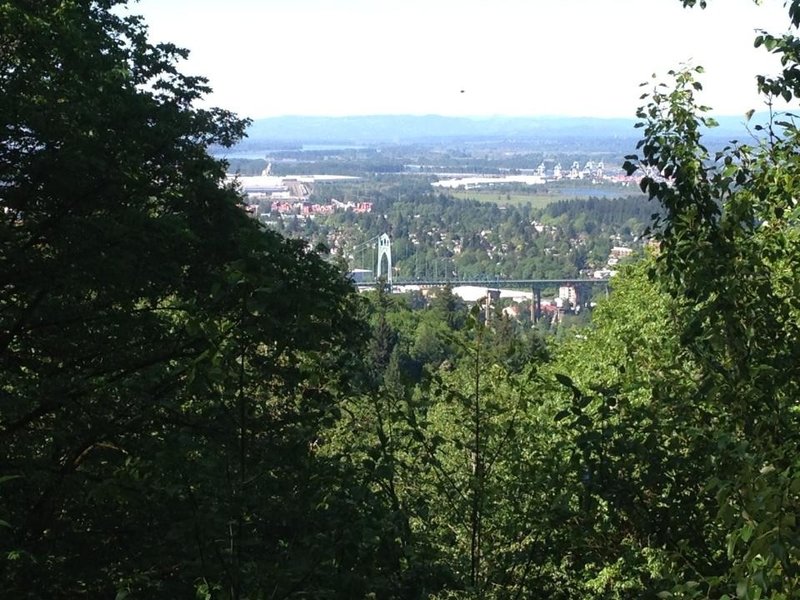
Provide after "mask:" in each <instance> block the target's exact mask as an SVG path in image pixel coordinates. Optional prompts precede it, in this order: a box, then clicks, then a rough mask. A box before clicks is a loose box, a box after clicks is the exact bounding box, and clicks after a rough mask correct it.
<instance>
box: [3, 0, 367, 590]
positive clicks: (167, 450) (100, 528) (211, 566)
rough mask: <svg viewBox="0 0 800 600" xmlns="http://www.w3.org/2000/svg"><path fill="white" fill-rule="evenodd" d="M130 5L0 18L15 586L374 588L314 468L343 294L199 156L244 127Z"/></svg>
mask: <svg viewBox="0 0 800 600" xmlns="http://www.w3.org/2000/svg"><path fill="white" fill-rule="evenodd" d="M120 4H121V3H120V2H114V1H109V2H90V1H89V0H70V1H68V2H60V1H59V2H55V1H43V2H36V3H30V2H2V3H0V115H2V117H1V118H2V120H3V121H2V123H1V124H0V136H2V139H1V140H0V205H1V206H2V209H1V210H0V279H1V280H2V281H3V286H2V289H0V339H2V344H0V347H2V350H0V372H1V373H2V379H0V397H1V398H2V406H0V457H2V458H0V473H2V474H3V477H4V481H3V486H2V487H3V490H2V494H1V495H0V515H2V518H3V520H4V521H6V522H7V523H8V525H9V527H3V531H2V532H0V536H2V537H0V549H2V552H3V554H4V556H6V557H8V560H6V561H5V564H4V574H3V590H4V594H5V595H8V596H13V597H18V598H24V597H31V598H38V597H49V598H59V597H64V598H72V597H75V596H80V595H86V596H90V597H113V595H114V594H117V597H125V596H126V595H128V596H147V597H167V598H174V597H188V596H191V595H192V594H194V593H195V591H196V592H197V594H198V595H201V596H202V595H206V596H211V597H231V598H241V597H245V596H248V597H254V596H257V595H259V594H267V593H269V594H273V593H278V594H284V595H288V594H293V593H315V594H316V593H319V594H322V593H327V592H325V591H324V590H330V589H335V590H337V593H338V594H341V597H353V596H354V595H356V596H358V595H363V594H362V592H364V593H366V592H365V590H366V588H367V587H369V586H380V579H381V578H380V575H378V576H377V577H376V578H375V579H371V578H368V579H371V582H370V583H369V584H366V583H365V579H364V577H363V574H364V573H366V572H367V571H370V570H371V569H372V568H373V567H372V566H376V565H377V563H376V560H377V561H378V562H380V560H381V555H380V553H377V552H373V549H374V547H373V546H372V543H373V542H372V540H371V539H368V538H366V537H364V530H365V528H358V529H355V530H353V529H350V528H349V524H351V523H352V522H353V521H355V520H358V519H362V518H363V519H366V520H367V521H369V519H370V518H371V517H370V514H369V512H368V511H366V510H365V511H362V512H359V511H356V510H355V509H354V508H353V506H355V505H356V503H355V502H354V500H353V499H354V498H359V497H360V496H363V490H360V489H356V488H354V487H349V486H348V487H343V486H341V485H340V482H343V481H348V474H347V473H346V472H343V471H342V470H341V466H340V465H338V464H335V463H334V464H327V463H325V462H324V461H322V460H318V459H317V457H316V455H315V452H314V447H315V440H316V438H317V432H318V430H319V429H320V428H321V427H323V426H324V425H325V424H326V423H328V422H330V421H331V420H333V419H335V418H336V417H337V414H338V413H337V412H336V401H337V397H338V395H339V394H341V393H342V392H343V391H345V390H347V389H349V388H350V382H349V380H348V376H347V374H348V373H349V372H350V370H351V367H350V364H351V363H352V357H351V356H350V353H349V351H348V350H347V348H349V347H351V346H354V345H357V344H358V343H359V342H360V335H361V331H362V328H361V326H360V325H359V324H358V323H357V322H355V320H354V319H353V316H352V315H354V314H355V312H356V311H355V310H354V298H353V295H354V294H353V291H352V289H351V288H350V286H349V284H348V283H347V282H346V281H345V279H344V278H343V277H342V276H341V274H340V273H339V272H338V271H337V270H336V269H335V268H334V267H332V266H330V265H328V264H327V263H325V262H324V261H322V260H321V258H320V257H319V256H317V255H316V254H314V253H311V252H309V251H307V249H306V246H305V244H303V243H301V242H297V241H290V240H285V239H283V238H281V237H280V236H278V235H276V234H274V233H267V232H264V231H262V230H261V229H260V228H259V226H258V225H257V224H256V223H255V222H254V221H253V220H251V219H249V218H248V217H247V216H246V214H245V212H244V211H243V210H242V209H241V204H240V202H239V198H238V197H237V195H236V193H235V192H234V191H233V190H231V189H228V188H226V187H225V186H224V184H223V182H224V171H225V169H224V165H223V164H221V163H219V162H217V161H215V160H213V159H211V158H210V157H209V156H208V154H207V152H206V148H207V145H208V144H209V143H219V144H229V143H231V142H232V141H233V140H235V139H236V138H237V137H238V136H239V135H240V134H241V132H242V129H243V125H244V123H242V122H241V121H239V120H237V119H235V118H234V117H233V116H232V115H230V114H228V113H226V112H223V111H219V110H198V109H194V108H192V103H193V101H194V100H195V99H197V98H198V97H200V96H201V95H202V94H203V93H205V92H206V91H207V88H206V86H205V83H204V81H203V80H201V79H198V78H192V77H186V76H183V75H181V74H179V73H178V72H177V71H176V70H175V67H174V62H175V60H176V59H177V58H179V57H181V56H183V55H184V54H185V53H184V52H183V51H181V50H179V49H177V48H175V47H173V46H171V45H168V44H166V45H159V46H153V45H150V44H149V43H147V41H146V30H145V28H144V26H143V25H142V24H141V23H140V22H139V21H138V20H137V19H135V18H130V17H122V16H119V15H120V14H121V13H122V11H121V10H120V7H119V5H120ZM112 8H115V10H113V11H112V10H111V9H112ZM345 524H347V525H348V526H345ZM362 552H363V554H362ZM369 565H372V566H369ZM376 568H377V571H380V569H381V567H379V566H376ZM377 571H376V573H377ZM311 590H313V592H312V591H311Z"/></svg>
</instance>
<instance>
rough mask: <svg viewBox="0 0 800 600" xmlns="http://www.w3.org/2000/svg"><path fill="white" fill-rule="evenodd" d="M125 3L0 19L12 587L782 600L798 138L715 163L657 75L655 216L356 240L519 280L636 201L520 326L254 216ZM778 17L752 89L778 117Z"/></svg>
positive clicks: (6, 544) (0, 367) (1, 417)
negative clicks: (635, 249)
mask: <svg viewBox="0 0 800 600" xmlns="http://www.w3.org/2000/svg"><path fill="white" fill-rule="evenodd" d="M682 3H683V4H684V5H686V6H688V5H694V4H695V1H694V0H682ZM124 4H125V2H124V0H106V1H103V2H98V1H95V0H40V1H37V2H27V1H22V0H0V119H2V122H1V123H0V207H2V210H0V341H1V343H0V560H2V564H3V569H2V576H0V577H2V588H1V589H2V595H3V596H4V597H9V598H30V599H38V598H55V599H57V598H64V599H67V598H70V599H71V598H83V597H85V598H117V599H119V600H122V599H124V598H165V599H166V598H170V599H171V598H203V599H231V600H232V599H236V600H241V599H245V598H251V599H256V598H286V599H289V598H292V599H300V598H316V599H333V598H340V599H352V598H374V599H378V598H381V599H383V598H387V599H392V598H395V599H439V600H444V599H476V600H477V599H484V600H489V599H497V600H500V599H508V600H511V599H522V598H547V599H554V600H559V599H563V600H568V599H570V600H571V599H575V598H580V599H589V600H605V599H620V600H622V599H630V600H634V599H640V598H713V599H716V600H723V599H725V600H731V599H733V598H739V599H747V600H758V599H766V598H768V599H771V600H786V599H789V598H799V597H800V531H799V530H798V522H797V516H798V513H800V453H799V452H798V448H800V403H799V402H798V398H799V397H800V396H799V394H800V288H798V285H797V282H798V281H800V262H798V260H797V257H798V255H799V254H798V252H800V235H798V232H799V231H800V228H799V225H800V209H799V208H798V206H797V201H796V199H797V197H798V196H799V195H800V151H799V150H800V130H799V129H798V128H797V127H796V126H795V124H794V123H793V121H792V120H791V119H789V118H786V117H784V116H780V115H777V114H776V115H775V118H774V119H773V121H772V122H771V124H770V127H769V129H768V130H766V131H765V132H764V133H765V137H764V140H763V143H762V142H758V141H756V142H754V143H753V145H752V146H745V145H740V144H736V143H732V144H731V145H730V147H729V148H728V149H727V150H725V151H724V152H722V153H721V154H720V155H719V156H714V157H712V156H709V154H708V151H707V150H706V148H705V147H704V145H703V139H702V136H701V132H702V131H704V129H705V128H706V127H708V126H710V125H713V123H711V122H710V120H709V119H708V118H707V117H706V116H705V114H706V109H704V107H702V106H698V105H697V102H696V93H697V91H698V90H700V89H701V88H702V85H701V82H700V81H699V79H698V78H699V77H700V73H701V69H699V68H685V69H682V70H679V71H676V72H672V73H670V74H669V75H668V78H667V81H666V83H665V84H664V85H660V82H659V80H654V82H653V85H652V86H647V87H646V88H645V90H646V92H647V93H646V96H645V97H644V98H643V100H644V102H645V106H643V107H642V108H641V109H640V111H639V113H638V115H637V118H638V119H639V122H640V123H641V132H642V135H643V139H642V141H641V143H640V144H639V147H638V154H637V155H631V156H629V157H628V159H627V163H626V165H625V168H626V169H627V170H628V171H629V172H630V173H634V172H635V171H637V169H643V170H644V171H645V173H651V174H652V173H659V174H661V175H662V176H663V177H662V176H660V177H653V176H645V177H644V179H643V180H642V189H643V190H644V191H645V192H646V193H647V194H648V196H649V198H650V199H651V203H650V204H649V205H648V204H644V205H642V203H641V201H640V200H635V201H634V200H630V201H624V200H615V201H603V200H590V201H586V202H584V203H575V202H570V203H565V204H560V203H555V204H552V205H550V206H548V207H546V208H544V209H542V210H541V212H537V213H535V214H534V212H533V209H532V208H529V207H524V206H523V207H516V208H513V209H512V208H507V209H505V210H502V209H500V208H499V207H497V206H496V205H492V204H479V203H470V202H464V201H456V200H454V199H452V198H448V197H447V196H442V195H437V194H433V193H431V191H430V189H429V188H428V187H427V186H426V187H425V188H424V189H423V188H422V187H420V189H419V190H411V191H409V190H406V191H405V192H401V193H400V194H399V196H398V194H396V193H387V195H386V198H385V199H381V198H379V199H378V200H377V202H376V204H377V207H378V208H377V210H376V211H374V213H371V214H370V216H369V217H368V218H365V219H364V220H363V221H359V222H358V223H351V224H350V225H352V226H354V227H358V228H360V229H361V231H362V233H363V236H364V237H365V238H367V237H368V236H371V235H373V232H382V231H383V228H385V227H386V226H387V224H388V225H389V226H390V227H391V228H394V229H395V230H396V233H397V237H398V238H404V239H406V240H407V243H409V244H414V240H417V241H418V244H416V245H418V246H420V247H421V248H423V249H424V250H425V252H427V253H433V254H434V258H438V257H439V254H438V253H439V252H441V253H442V254H446V253H451V254H452V256H451V257H449V258H453V260H454V262H455V263H456V266H457V267H458V268H459V269H464V270H468V269H469V268H471V267H472V266H474V268H475V269H478V268H480V269H483V268H488V263H486V261H487V260H492V261H494V262H495V266H496V267H497V268H500V269H503V270H504V272H505V271H507V272H509V273H511V272H512V270H513V272H514V273H519V274H521V273H532V274H533V273H535V274H537V275H538V274H545V275H546V273H547V272H548V271H547V269H549V268H551V267H552V269H554V270H555V269H558V270H562V269H575V270H579V269H580V268H582V265H583V264H584V263H590V262H591V261H592V260H594V258H593V256H597V257H600V256H602V255H603V253H604V252H605V251H606V249H605V248H600V247H588V243H587V246H586V247H585V248H584V247H581V245H580V240H582V239H588V238H584V237H583V236H584V234H586V235H591V234H592V233H593V232H598V231H599V232H604V233H607V234H608V236H609V239H610V236H611V235H612V234H613V235H631V236H633V235H640V232H639V230H638V227H639V226H640V225H644V223H643V222H642V221H643V219H645V216H644V211H646V212H647V213H648V214H649V213H650V212H653V213H657V215H658V216H657V217H656V219H655V220H654V222H652V223H651V224H650V226H651V231H650V236H651V238H652V240H653V242H654V243H653V244H652V249H651V250H649V251H648V252H646V253H643V255H642V257H641V258H640V260H638V261H636V262H635V263H633V264H629V265H627V266H624V267H623V268H622V269H621V273H620V274H619V275H618V276H617V277H616V278H615V279H614V281H613V291H612V293H611V295H610V296H609V297H608V298H607V299H605V300H604V301H602V302H601V303H600V304H599V306H598V307H597V309H596V310H595V311H594V313H593V319H592V323H591V324H590V325H589V326H587V327H584V328H582V329H580V330H578V331H576V332H574V335H564V336H560V337H556V338H553V337H549V338H545V337H543V336H541V335H540V332H539V331H538V330H537V329H535V328H531V327H530V324H529V323H526V324H522V322H520V321H517V320H516V319H514V318H513V316H512V315H509V314H504V313H502V312H501V311H499V310H496V309H497V306H488V307H487V306H486V303H485V302H479V303H477V304H474V305H471V306H468V305H466V304H464V303H463V302H461V301H460V300H459V299H458V298H457V297H456V296H454V295H453V293H452V290H451V289H449V288H444V289H443V290H441V291H439V292H438V294H436V295H435V296H433V295H432V296H431V297H429V298H427V299H422V298H421V296H419V295H408V296H399V295H397V296H396V295H391V294H388V293H386V290H384V289H376V290H375V291H374V292H371V293H367V294H363V295H359V294H357V293H356V292H355V290H354V289H353V288H352V286H351V285H350V282H349V281H348V280H347V278H346V276H345V273H344V271H343V270H342V269H340V268H339V267H338V266H336V265H337V263H336V261H335V260H326V259H325V258H323V257H322V256H320V254H318V252H317V251H313V250H311V249H309V245H308V244H307V243H306V242H305V241H303V240H295V239H291V238H287V237H284V236H282V235H280V234H279V233H277V232H275V231H274V230H271V229H267V228H265V227H263V226H262V225H261V224H259V222H258V221H257V220H255V219H252V218H250V217H249V216H247V213H246V211H245V210H244V206H243V204H242V202H241V199H240V197H239V195H238V193H237V191H236V190H235V189H234V188H232V187H230V186H228V185H226V183H225V182H226V179H225V171H226V168H225V167H226V165H225V164H223V163H221V162H219V161H217V160H215V159H213V158H212V157H211V156H210V155H209V154H208V147H209V144H219V145H223V146H224V145H230V144H232V143H234V142H235V140H236V139H238V137H239V136H240V135H241V134H242V132H243V130H244V127H245V125H246V124H245V123H244V122H242V121H240V120H238V119H237V118H236V117H235V116H234V115H232V114H230V113H228V112H225V111H222V110H216V109H213V110H211V109H199V108H196V107H195V106H194V101H195V100H196V99H198V98H200V97H202V96H203V94H205V93H206V92H207V91H208V90H207V87H206V82H205V81H203V80H202V79H197V78H193V77H186V76H183V75H181V74H180V73H179V72H178V71H177V70H176V67H175V63H176V60H177V59H178V57H180V56H181V55H182V54H183V52H182V51H181V50H179V49H177V48H175V47H174V46H172V45H169V44H162V45H152V44H151V43H150V42H148V41H147V29H146V26H145V24H144V23H142V22H141V21H140V20H139V19H136V18H131V17H126V16H125V15H126V14H127V13H125V12H124V10H121V5H124ZM699 4H701V6H704V5H705V1H704V0H702V1H701V2H700V3H699ZM786 8H787V12H788V20H789V22H790V23H791V28H790V29H789V33H788V34H786V35H781V36H778V37H773V36H771V35H769V34H766V33H760V34H758V37H757V38H756V45H757V46H763V47H764V48H766V49H767V50H768V51H770V52H772V53H774V54H776V55H778V56H779V57H780V58H781V59H782V71H781V72H780V73H778V74H776V75H774V76H765V77H762V78H760V79H759V80H758V86H759V89H760V90H761V91H762V92H763V93H764V94H765V97H766V98H767V99H770V98H775V97H782V98H784V99H785V100H786V101H787V102H790V103H792V104H796V103H797V101H798V99H800V75H798V73H800V52H799V51H798V48H800V39H798V37H797V36H796V33H797V28H798V26H800V0H791V1H787V2H786ZM643 206H644V207H643ZM384 215H385V216H384ZM417 215H419V216H417ZM339 218H342V219H350V218H352V215H350V216H343V217H340V216H339V215H334V216H333V217H331V219H330V220H329V221H326V222H324V223H323V222H322V221H318V222H314V225H313V226H314V227H317V228H319V231H310V232H308V233H310V234H311V235H312V237H313V235H317V234H322V233H324V235H325V236H329V237H330V236H332V238H333V239H334V240H336V239H337V238H336V232H337V231H339V230H340V229H339V228H341V227H342V223H340V222H338V221H337V219H339ZM621 219H625V220H626V221H625V222H626V223H627V222H628V221H630V224H629V225H628V226H629V229H630V231H629V232H628V233H627V234H626V233H624V232H620V231H615V232H613V233H612V230H607V229H606V228H607V227H609V226H610V224H614V227H616V226H617V225H618V224H619V222H620V220H621ZM647 220H649V217H648V218H647ZM295 223H297V222H296V221H295ZM485 223H489V224H491V226H488V225H487V226H485V225H484V224H485ZM534 223H535V224H534ZM537 225H539V226H541V227H542V229H541V231H539V230H538V229H537ZM323 228H327V229H326V230H325V231H323ZM286 229H287V231H288V230H289V228H288V227H286ZM486 229H491V230H492V231H491V232H490V233H487V234H485V235H484V234H483V233H482V232H483V231H484V230H486ZM290 233H292V234H293V235H294V234H296V233H298V232H295V231H290ZM435 235H438V239H436V237H435ZM427 237H430V238H431V239H430V240H428V239H427ZM541 240H547V244H546V245H542V246H539V245H538V244H540V243H541V244H544V242H541ZM576 240H577V241H576ZM343 243H344V241H343ZM457 245H458V247H459V248H460V251H459V252H456V251H455V248H456V247H457ZM547 248H551V249H554V250H551V251H550V252H549V253H548V251H547ZM540 250H541V255H540V254H539V251H540ZM534 251H535V252H534ZM581 252H584V253H585V258H583V259H580V258H579V254H580V253H581ZM470 255H471V256H472V257H474V262H469V261H468V260H466V259H465V258H464V257H469V256H470ZM531 255H533V256H534V257H536V258H535V260H537V261H539V262H537V263H536V264H532V265H530V266H528V265H527V264H526V261H528V260H531ZM400 256H401V261H400V263H399V264H400V266H401V269H403V270H406V269H408V270H409V271H412V272H418V271H414V270H413V266H412V265H409V264H408V263H404V262H402V261H403V254H402V251H400ZM406 256H410V255H406ZM542 256H544V257H548V258H542ZM458 260H463V261H464V262H463V263H460V264H459V263H458ZM550 260H552V263H549V262H548V261H550ZM582 261H583V262H582ZM560 272H563V271H560Z"/></svg>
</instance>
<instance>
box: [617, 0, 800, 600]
mask: <svg viewBox="0 0 800 600" xmlns="http://www.w3.org/2000/svg"><path fill="white" fill-rule="evenodd" d="M683 4H684V5H685V6H686V5H688V6H694V4H695V2H694V1H689V0H684V2H683ZM699 4H700V5H701V7H704V6H705V2H700V3H699ZM785 5H786V7H787V9H788V14H789V19H790V21H791V30H790V32H789V33H787V34H784V35H782V36H780V37H776V36H773V35H770V34H768V33H766V32H761V33H760V34H759V35H758V36H757V38H756V40H755V44H756V46H764V47H765V48H766V49H767V50H768V51H770V52H772V53H774V54H777V55H779V56H780V57H781V63H782V72H781V73H780V74H779V75H778V76H776V77H767V76H760V77H759V78H758V86H759V89H760V91H761V92H763V93H764V94H765V98H766V102H767V104H768V105H769V106H770V107H771V105H772V101H773V99H775V98H777V97H780V98H783V99H784V100H785V101H786V102H793V101H797V99H798V98H800V84H799V83H798V82H800V53H798V47H800V40H798V37H797V35H796V33H795V32H796V30H797V27H798V25H800V2H797V1H794V0H793V1H789V2H786V3H785ZM699 72H702V71H701V69H699V68H697V69H684V70H680V71H677V72H672V73H671V76H672V79H673V81H672V87H669V86H668V87H666V88H662V87H657V88H655V89H654V91H653V92H652V93H650V94H649V98H650V103H649V104H648V105H647V106H646V107H644V108H642V109H641V110H640V111H639V117H640V119H641V125H642V127H644V139H643V140H642V141H641V142H640V144H639V149H640V152H641V157H639V156H638V155H632V156H630V157H629V162H628V163H627V168H628V170H629V172H633V171H634V170H635V169H636V168H637V167H643V168H645V169H646V170H647V171H646V172H647V176H645V177H644V178H643V179H642V189H643V190H645V191H646V192H647V193H648V195H649V196H650V198H652V199H656V200H657V201H658V202H659V203H660V204H661V206H662V207H663V210H664V214H663V217H662V218H660V219H659V220H658V221H657V222H656V224H655V226H654V233H655V238H656V240H657V241H658V242H659V244H660V253H659V255H658V257H657V260H656V264H655V267H654V270H653V273H654V276H655V278H656V280H657V281H658V282H660V284H661V285H662V286H663V289H664V290H665V291H666V292H667V293H669V294H670V295H671V296H672V297H673V298H674V299H675V302H676V305H677V307H678V322H679V323H681V325H682V332H681V340H682V344H683V347H684V348H685V349H686V350H687V351H688V352H689V353H690V356H691V360H692V361H694V362H695V363H696V365H697V368H698V373H697V374H696V376H695V380H696V381H697V382H698V384H699V387H698V389H697V391H696V392H695V393H688V394H687V396H685V397H683V398H681V401H682V402H684V403H688V405H689V406H695V407H697V408H696V409H698V408H699V407H710V408H712V409H713V411H714V414H715V415H716V419H718V420H717V421H716V422H715V427H714V430H713V436H712V439H713V440H714V444H715V446H716V451H715V452H714V454H713V457H714V461H715V464H716V472H715V473H714V475H713V477H709V479H708V480H707V481H706V482H705V489H708V490H711V491H713V492H714V493H715V495H716V498H717V500H718V503H719V504H718V509H719V510H718V514H717V515H716V518H715V525H716V526H717V527H719V528H720V529H722V530H723V531H724V532H725V535H726V540H725V545H724V546H722V545H720V547H718V549H717V550H716V552H717V553H721V554H723V555H726V556H727V558H728V560H729V561H730V562H726V561H722V562H720V563H716V564H714V565H708V566H707V567H706V568H704V569H701V570H700V572H699V573H698V577H696V578H694V579H693V581H694V582H695V584H694V586H692V585H690V583H689V582H688V581H683V582H681V585H678V586H677V587H676V588H675V591H676V592H679V593H681V594H684V595H687V596H692V595H700V594H702V595H713V596H714V597H717V596H721V597H733V596H734V595H735V596H736V597H740V598H759V597H762V598H775V599H777V598H789V597H794V595H795V594H796V590H797V589H798V586H800V581H799V580H798V571H797V564H798V560H799V559H800V538H798V533H797V527H796V521H795V515H796V514H797V511H798V508H800V507H799V506H798V505H799V504H800V495H799V494H800V483H798V482H800V463H798V459H797V453H796V448H797V446H798V442H800V439H798V436H799V435H800V423H799V422H798V416H799V415H798V411H797V398H798V384H799V383H800V371H798V364H799V363H798V361H797V357H798V355H800V354H799V353H800V343H799V342H800V336H799V335H798V333H800V331H798V322H799V321H798V316H800V315H798V306H799V304H798V293H797V288H796V285H795V283H794V282H796V281H797V279H798V276H800V272H798V269H797V266H796V265H797V262H796V256H797V253H798V250H800V247H798V241H800V240H798V235H797V231H798V218H799V217H800V215H798V211H797V209H796V202H795V199H796V198H797V196H798V193H800V190H799V189H798V185H800V184H799V183H798V182H800V179H798V174H800V170H798V167H800V162H798V152H797V150H798V146H800V130H798V128H797V126H796V125H795V123H794V122H793V120H792V119H791V118H790V117H789V116H788V115H779V114H773V116H772V118H771V120H770V122H769V124H768V125H767V126H766V127H764V126H758V125H757V126H755V127H754V130H755V132H756V133H757V134H759V135H760V137H759V138H758V139H756V141H755V143H754V144H753V145H750V146H748V145H742V144H739V143H736V142H733V143H731V145H730V146H728V147H727V148H725V149H724V150H723V151H722V152H720V153H718V154H717V155H716V156H715V157H714V160H713V161H712V160H711V158H710V157H709V155H708V151H707V150H706V148H705V147H704V146H703V145H702V139H701V126H704V125H705V126H712V125H713V120H711V119H709V118H707V117H705V116H703V113H704V112H706V111H707V110H708V109H707V108H706V107H703V106H698V105H697V103H696V101H695V92H696V91H697V90H700V89H702V86H701V84H700V83H699V82H698V81H696V80H695V76H696V74H697V73H699ZM698 582H699V584H698Z"/></svg>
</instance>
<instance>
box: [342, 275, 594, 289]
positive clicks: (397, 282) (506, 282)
mask: <svg viewBox="0 0 800 600" xmlns="http://www.w3.org/2000/svg"><path fill="white" fill-rule="evenodd" d="M376 283H377V282H376V281H374V280H373V281H370V282H359V283H357V284H356V285H357V286H358V287H359V288H370V287H375V284H376ZM406 285H418V286H420V287H443V286H445V285H451V286H453V287H455V286H460V285H473V286H477V287H487V288H494V289H499V288H508V289H518V288H523V289H539V290H541V289H543V288H548V287H556V286H562V285H574V286H580V287H583V286H595V285H600V286H608V285H609V280H608V279H500V278H498V277H494V278H492V277H489V278H485V279H407V278H403V279H400V278H393V279H392V287H395V286H406Z"/></svg>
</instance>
